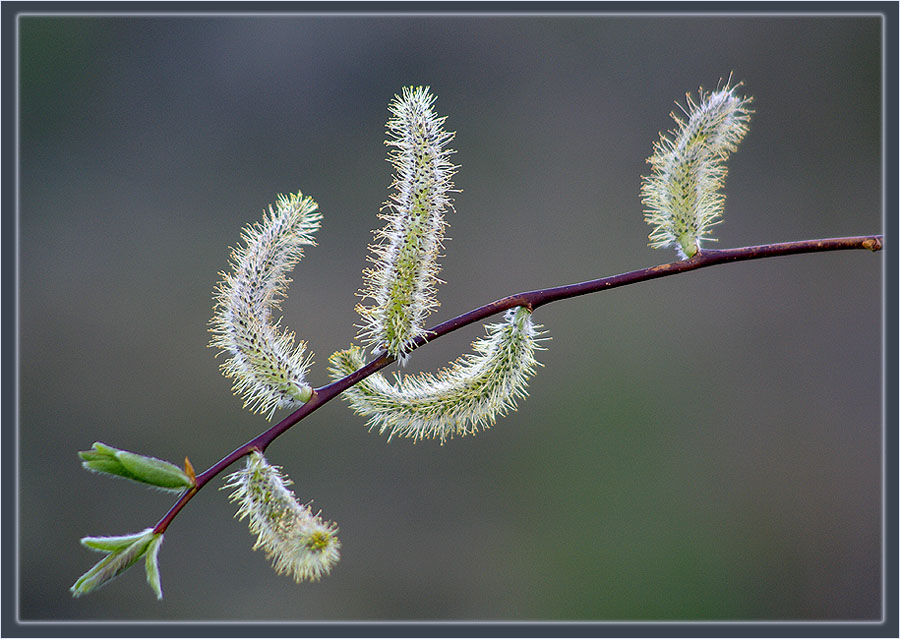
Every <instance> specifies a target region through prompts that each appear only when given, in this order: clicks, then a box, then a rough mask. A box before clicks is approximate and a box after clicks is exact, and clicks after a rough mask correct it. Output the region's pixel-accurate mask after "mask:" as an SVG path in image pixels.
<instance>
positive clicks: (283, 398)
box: [210, 193, 322, 419]
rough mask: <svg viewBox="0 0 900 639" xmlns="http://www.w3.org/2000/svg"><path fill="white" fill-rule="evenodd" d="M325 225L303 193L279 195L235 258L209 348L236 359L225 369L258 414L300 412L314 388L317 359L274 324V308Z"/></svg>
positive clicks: (222, 287)
mask: <svg viewBox="0 0 900 639" xmlns="http://www.w3.org/2000/svg"><path fill="white" fill-rule="evenodd" d="M321 219H322V216H321V214H320V213H319V212H318V210H317V206H316V203H315V202H314V201H313V199H312V198H310V197H304V196H303V194H302V193H297V194H294V195H289V196H286V195H280V196H278V201H277V204H276V207H275V209H273V208H272V207H271V206H270V207H269V210H268V213H264V214H263V219H262V221H261V222H258V223H256V224H252V225H250V226H248V227H246V228H245V229H244V230H243V233H242V236H241V237H242V240H243V245H242V246H241V247H239V248H236V249H234V251H233V252H232V255H231V264H230V266H231V272H230V273H222V274H221V275H222V278H223V279H222V281H221V282H220V283H219V284H218V286H217V288H216V291H215V295H216V306H215V315H214V316H213V319H212V322H211V329H210V330H211V332H212V333H213V335H214V337H213V339H212V341H211V342H210V346H212V347H214V348H220V349H222V351H224V352H225V353H227V354H228V355H229V358H228V360H227V361H226V362H225V363H224V364H223V365H222V372H223V373H224V374H225V376H226V377H230V378H233V379H234V391H235V393H239V394H240V395H241V396H242V397H243V398H244V405H245V406H246V407H248V408H249V409H250V410H252V411H254V412H263V413H268V417H269V418H270V419H271V417H272V414H273V413H274V412H275V409H277V408H285V407H294V406H300V405H302V404H304V403H305V402H306V401H308V400H309V398H310V396H311V394H312V389H311V388H310V386H309V384H307V382H306V372H307V371H308V369H309V366H310V362H311V356H310V355H309V354H307V352H306V343H305V342H303V341H300V342H298V343H297V344H296V345H295V344H294V334H293V333H291V332H282V331H281V330H280V329H279V326H278V324H279V322H278V321H274V322H273V321H272V319H271V315H272V309H277V308H278V306H279V303H280V302H281V300H282V299H283V298H284V295H285V291H286V289H287V285H288V284H289V283H290V279H289V278H288V277H287V273H288V272H289V271H290V270H291V269H292V268H293V267H294V265H295V264H296V263H297V262H298V261H299V260H300V258H301V257H302V255H303V246H305V245H311V246H314V245H315V241H314V240H313V237H312V236H313V233H315V231H316V230H317V229H318V228H319V223H320V221H321Z"/></svg>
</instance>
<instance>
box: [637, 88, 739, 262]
mask: <svg viewBox="0 0 900 639" xmlns="http://www.w3.org/2000/svg"><path fill="white" fill-rule="evenodd" d="M740 86H741V85H740V84H737V85H735V86H733V87H730V86H729V83H726V85H725V87H724V88H722V89H719V90H717V91H713V92H711V93H707V92H704V91H703V89H702V88H701V89H700V91H699V95H698V98H697V102H695V101H694V100H693V98H692V97H691V96H690V94H688V96H687V108H686V109H683V110H684V112H685V114H686V116H687V120H684V119H681V118H680V117H678V116H676V115H675V114H674V113H673V114H672V119H674V120H675V123H676V128H675V130H674V131H670V132H669V133H670V135H672V136H673V137H672V138H669V137H667V136H665V135H660V139H659V140H658V141H657V142H656V143H655V144H654V146H653V155H652V156H651V157H649V158H648V159H647V162H648V163H649V164H650V165H651V166H652V167H653V168H652V173H651V174H650V176H648V177H645V178H644V179H643V184H642V186H641V195H642V201H643V203H644V206H645V207H646V208H645V211H644V219H645V220H646V221H647V223H648V224H650V225H651V226H653V227H654V228H653V231H652V232H651V233H650V246H652V247H653V248H662V247H670V246H671V247H674V248H675V249H676V250H677V251H678V254H679V256H680V257H681V258H682V259H685V258H689V257H692V256H693V255H695V254H696V253H697V252H698V251H699V250H700V242H701V241H703V240H710V239H711V238H710V233H711V230H710V229H711V227H713V226H714V225H716V224H718V223H719V222H721V218H722V210H723V208H724V205H725V196H724V194H722V193H720V192H719V189H721V188H722V186H723V185H724V183H725V176H726V174H727V168H726V166H725V161H726V160H727V159H728V156H729V154H731V153H732V152H733V151H735V150H736V149H737V145H738V143H739V142H740V141H741V139H742V138H743V137H744V135H745V134H746V133H747V127H748V123H749V121H750V113H752V112H751V111H750V110H749V109H748V108H747V106H748V104H749V103H750V101H751V98H745V97H741V96H738V95H737V94H736V93H735V91H736V90H737V88H738V87H740Z"/></svg>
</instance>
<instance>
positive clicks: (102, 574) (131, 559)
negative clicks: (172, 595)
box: [69, 528, 163, 599]
mask: <svg viewBox="0 0 900 639" xmlns="http://www.w3.org/2000/svg"><path fill="white" fill-rule="evenodd" d="M162 541H163V535H162V533H154V532H153V529H152V528H147V529H146V530H143V531H141V532H139V533H135V534H133V535H122V536H120V537H85V538H84V539H82V540H81V543H82V544H84V545H85V546H86V547H88V548H90V549H92V550H98V551H100V552H106V553H107V555H106V557H104V558H103V559H101V560H100V561H99V562H97V563H96V564H95V565H94V567H93V568H91V569H90V570H88V571H87V572H86V573H84V574H83V575H82V576H81V577H79V579H78V581H76V582H75V583H74V585H73V586H72V587H71V588H70V589H69V590H70V591H71V592H72V596H73V597H80V596H82V595H86V594H88V593H90V592H93V591H94V590H96V589H97V588H100V587H101V586H103V585H105V584H106V583H108V582H110V581H111V580H112V579H114V578H116V577H117V576H119V575H121V574H122V573H123V572H125V571H126V570H128V569H129V568H130V567H131V566H133V565H134V564H136V563H137V562H138V561H139V560H140V559H141V557H145V556H146V562H145V566H146V569H147V582H148V583H149V584H150V587H151V588H153V591H154V592H155V593H156V597H157V599H162V588H161V587H160V582H159V566H158V565H157V555H158V553H159V547H160V545H161V544H162Z"/></svg>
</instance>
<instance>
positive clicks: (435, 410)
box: [329, 307, 541, 443]
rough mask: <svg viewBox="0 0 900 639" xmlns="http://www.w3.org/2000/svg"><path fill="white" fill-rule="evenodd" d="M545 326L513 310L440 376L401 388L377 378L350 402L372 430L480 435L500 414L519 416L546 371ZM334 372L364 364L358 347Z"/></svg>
mask: <svg viewBox="0 0 900 639" xmlns="http://www.w3.org/2000/svg"><path fill="white" fill-rule="evenodd" d="M540 328H541V327H540V326H536V325H535V324H533V323H532V320H531V312H530V311H528V309H526V308H524V307H519V308H516V309H510V310H509V311H507V313H506V316H505V317H504V321H503V322H501V323H498V324H489V325H487V326H486V329H487V335H486V336H485V337H483V338H481V339H479V340H478V341H476V342H475V343H474V344H473V345H472V346H473V348H474V349H475V352H476V353H477V354H469V355H465V356H463V357H461V358H459V359H458V360H456V361H455V362H453V364H451V365H450V366H448V367H447V368H445V369H443V370H441V371H439V372H438V373H437V374H432V373H420V374H417V375H406V376H403V377H400V376H397V377H396V380H395V383H394V384H392V383H391V382H389V381H388V380H387V379H386V378H385V377H384V376H383V375H380V374H378V373H375V374H374V375H371V376H369V377H367V378H366V379H364V380H362V381H361V382H359V383H358V384H356V385H355V386H352V387H351V388H348V389H347V390H345V391H344V393H343V397H344V398H345V399H347V401H348V402H349V403H350V407H351V408H352V409H353V410H354V411H355V412H356V413H357V414H359V415H364V416H367V417H369V427H370V428H377V429H378V431H379V432H382V433H383V432H384V431H385V430H388V431H389V432H390V437H393V436H394V435H399V436H401V437H409V438H412V439H413V440H418V439H426V438H432V437H433V438H437V439H439V440H440V441H441V442H442V443H443V441H444V440H445V439H446V438H447V437H452V436H454V435H466V434H474V433H476V432H478V431H479V430H480V429H485V428H487V427H489V426H491V425H492V424H493V423H494V421H495V420H496V419H497V417H498V416H502V415H504V414H506V413H507V412H509V411H510V410H514V409H515V407H516V400H517V399H518V398H521V397H525V396H526V395H527V392H526V390H525V388H526V385H527V382H528V379H529V378H530V377H531V376H532V375H534V371H535V368H536V367H537V366H538V365H539V364H538V362H537V360H536V359H535V357H534V352H535V351H536V350H538V348H539V346H538V337H539V335H540V334H541V333H540ZM329 361H330V363H331V367H330V368H329V372H330V373H331V376H332V378H333V379H339V378H341V377H343V376H345V375H348V374H350V373H352V372H353V371H355V370H357V369H358V368H360V367H361V366H362V365H363V364H364V363H365V359H364V357H363V352H362V350H361V349H359V348H356V347H351V348H350V349H348V350H344V351H339V352H337V353H335V354H334V355H332V356H331V358H330V360H329Z"/></svg>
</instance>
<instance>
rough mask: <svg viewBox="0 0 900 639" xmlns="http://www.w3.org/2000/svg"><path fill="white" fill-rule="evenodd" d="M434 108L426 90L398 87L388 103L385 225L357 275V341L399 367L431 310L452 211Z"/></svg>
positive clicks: (445, 137) (449, 168)
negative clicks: (389, 179)
mask: <svg viewBox="0 0 900 639" xmlns="http://www.w3.org/2000/svg"><path fill="white" fill-rule="evenodd" d="M434 101H435V98H434V96H433V95H432V94H431V93H430V92H429V89H428V87H415V88H413V87H404V89H403V92H402V95H401V96H396V95H395V96H394V100H393V102H391V104H390V111H391V114H392V117H391V119H390V120H388V122H387V129H388V133H389V134H390V137H389V139H388V140H387V141H386V144H387V145H388V146H390V147H392V151H391V153H390V155H389V157H388V159H389V160H390V162H391V163H392V164H393V167H394V179H393V183H392V185H391V186H392V188H393V189H394V193H393V194H392V195H391V197H390V200H388V202H386V203H385V206H384V207H383V209H382V211H383V212H382V213H381V214H379V217H380V218H381V219H383V220H384V221H385V222H386V224H385V226H384V227H383V228H381V229H379V230H377V231H375V242H374V243H373V244H372V245H371V246H370V247H369V249H370V251H371V253H372V255H371V256H370V261H371V262H373V266H372V267H371V268H368V269H366V270H365V271H364V272H363V276H364V283H365V286H364V289H363V290H362V292H361V297H362V298H363V300H364V301H365V300H371V303H370V304H369V305H366V304H365V303H360V304H359V305H357V308H356V310H357V312H358V313H359V314H360V315H361V317H362V320H363V322H362V324H361V326H360V333H359V335H360V338H361V339H362V340H363V341H364V342H366V343H368V344H370V345H371V346H373V347H375V348H376V349H379V348H381V349H384V350H386V351H387V352H388V353H390V354H391V355H392V356H393V357H395V358H397V359H398V360H399V361H400V362H401V364H402V363H405V362H406V359H407V357H408V355H407V352H406V349H407V348H408V347H409V346H410V345H411V343H412V341H413V340H414V339H415V338H416V337H418V336H419V335H422V333H424V329H425V319H426V318H427V317H428V315H429V314H430V313H431V312H432V310H434V308H435V307H437V306H438V302H437V299H436V297H435V287H436V285H437V283H438V282H439V281H440V280H438V277H437V274H438V272H439V271H440V267H439V265H438V263H437V258H438V253H439V251H440V250H441V248H442V243H443V237H444V228H445V226H446V222H445V221H444V212H445V211H446V210H447V209H450V208H451V207H452V204H451V200H450V198H449V196H448V193H450V192H451V191H453V183H452V182H451V177H452V176H453V174H454V172H455V169H456V167H455V166H453V165H452V164H451V163H450V161H449V156H450V155H451V154H452V153H453V151H452V150H450V149H448V148H446V145H447V143H448V142H449V141H450V140H451V139H452V138H453V135H454V134H453V133H448V132H447V131H445V130H444V128H443V126H444V120H445V119H446V118H443V117H438V116H437V115H436V114H435V112H434V109H433V105H434Z"/></svg>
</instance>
